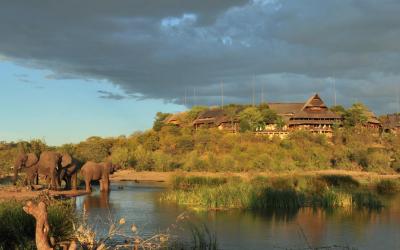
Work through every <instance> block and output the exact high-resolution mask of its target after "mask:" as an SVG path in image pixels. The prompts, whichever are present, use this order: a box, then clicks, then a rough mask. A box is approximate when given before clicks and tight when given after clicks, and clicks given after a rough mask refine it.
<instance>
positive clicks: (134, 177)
mask: <svg viewBox="0 0 400 250" xmlns="http://www.w3.org/2000/svg"><path fill="white" fill-rule="evenodd" d="M174 175H186V176H207V177H229V176H239V177H242V178H244V179H251V178H253V177H254V176H258V175H262V176H270V177H285V176H293V175H297V176H317V175H350V176H352V177H353V178H355V179H357V180H358V181H360V182H373V181H376V180H379V179H393V178H400V175H399V174H378V173H371V172H362V171H347V170H335V169H333V170H318V171H302V172H300V171H290V172H289V171H287V172H280V173H276V172H246V173H230V172H224V173H222V172H221V173H212V172H184V171H176V172H150V171H143V172H136V171H134V170H120V171H118V172H116V173H114V174H113V175H112V176H111V181H137V182H168V181H169V180H170V179H171V177H172V176H174Z"/></svg>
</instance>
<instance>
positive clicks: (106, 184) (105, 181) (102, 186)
mask: <svg viewBox="0 0 400 250" xmlns="http://www.w3.org/2000/svg"><path fill="white" fill-rule="evenodd" d="M109 186H110V181H109V180H108V179H107V178H104V179H101V180H100V191H102V192H108V190H109Z"/></svg>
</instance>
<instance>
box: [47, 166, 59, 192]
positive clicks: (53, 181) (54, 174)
mask: <svg viewBox="0 0 400 250" xmlns="http://www.w3.org/2000/svg"><path fill="white" fill-rule="evenodd" d="M49 177H50V189H54V190H58V188H59V183H58V179H57V171H56V170H55V169H53V170H52V171H51V172H50V176H49Z"/></svg>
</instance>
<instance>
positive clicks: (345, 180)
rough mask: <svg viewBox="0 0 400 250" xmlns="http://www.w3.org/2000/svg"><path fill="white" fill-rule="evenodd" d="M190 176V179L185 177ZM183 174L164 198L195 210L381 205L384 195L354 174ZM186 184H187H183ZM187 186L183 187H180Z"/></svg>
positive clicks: (375, 206)
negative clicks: (249, 178) (198, 175)
mask: <svg viewBox="0 0 400 250" xmlns="http://www.w3.org/2000/svg"><path fill="white" fill-rule="evenodd" d="M185 178H188V180H185ZM202 178H203V177H196V179H193V177H184V176H179V185H177V184H176V183H177V182H176V179H175V182H174V181H173V182H172V183H173V185H172V187H171V189H170V190H168V191H166V192H165V193H164V194H163V195H162V196H161V200H163V201H170V202H175V203H177V204H180V205H185V206H188V207H192V208H195V209H202V210H219V209H246V210H260V211H263V210H265V211H266V210H271V209H276V210H296V209H299V208H301V207H321V208H327V209H329V208H349V207H356V208H380V207H382V206H383V203H382V201H381V199H380V197H379V196H378V195H377V194H375V193H373V191H371V190H368V189H367V188H366V187H363V186H361V185H360V184H359V183H358V182H357V181H356V180H354V179H352V178H351V177H350V176H318V177H304V176H303V177H296V176H291V177H288V178H285V179H283V178H267V177H261V176H257V177H255V178H253V179H251V180H250V181H245V180H243V179H240V178H237V177H234V178H221V180H217V179H218V178H212V180H211V179H210V178H206V177H204V179H203V180H202ZM182 183H184V185H182ZM182 186H183V187H184V188H180V187H182Z"/></svg>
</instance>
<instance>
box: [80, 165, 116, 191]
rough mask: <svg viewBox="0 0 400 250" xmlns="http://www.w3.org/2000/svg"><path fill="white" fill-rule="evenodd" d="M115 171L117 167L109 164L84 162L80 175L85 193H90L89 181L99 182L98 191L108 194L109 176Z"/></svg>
mask: <svg viewBox="0 0 400 250" xmlns="http://www.w3.org/2000/svg"><path fill="white" fill-rule="evenodd" d="M116 170H117V166H116V165H113V164H112V163H111V162H101V163H96V162H93V161H88V162H86V163H85V164H84V165H83V166H82V169H81V175H82V176H83V178H84V179H85V187H86V192H88V193H90V192H91V185H90V182H91V181H100V191H102V192H103V191H104V192H108V191H109V186H110V174H113V173H114V172H115V171H116Z"/></svg>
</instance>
